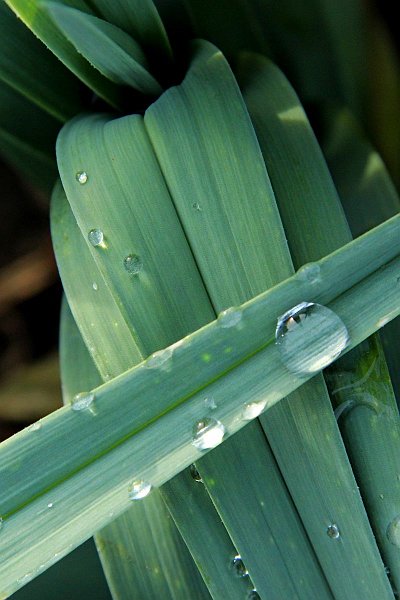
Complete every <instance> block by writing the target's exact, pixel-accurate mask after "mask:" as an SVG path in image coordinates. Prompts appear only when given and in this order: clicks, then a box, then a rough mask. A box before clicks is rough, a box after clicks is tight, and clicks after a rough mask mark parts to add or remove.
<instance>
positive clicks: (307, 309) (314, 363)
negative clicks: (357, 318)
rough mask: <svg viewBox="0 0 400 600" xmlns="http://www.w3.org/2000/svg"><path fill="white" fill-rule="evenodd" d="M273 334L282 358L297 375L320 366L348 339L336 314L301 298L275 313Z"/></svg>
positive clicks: (339, 350)
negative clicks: (276, 319) (275, 324)
mask: <svg viewBox="0 0 400 600" xmlns="http://www.w3.org/2000/svg"><path fill="white" fill-rule="evenodd" d="M275 337H276V343H277V345H278V349H279V353H280V357H281V360H282V362H283V363H284V364H285V365H286V367H287V368H288V369H289V370H290V371H292V373H296V374H297V375H308V374H311V373H317V372H318V371H320V370H321V369H324V368H325V367H327V366H328V365H329V364H330V363H331V362H332V361H334V360H335V359H336V358H337V357H338V356H339V354H340V353H341V352H342V351H343V350H344V348H346V346H347V344H348V342H349V333H348V331H347V329H346V326H345V324H344V323H343V321H342V320H341V319H340V317H338V315H337V314H335V313H334V312H333V311H332V310H330V309H329V308H326V306H322V305H321V304H314V303H312V302H302V303H301V304H298V305H297V306H295V307H293V308H291V309H290V310H288V311H287V312H286V313H285V314H284V315H282V316H281V317H279V319H278V324H277V328H276V334H275Z"/></svg>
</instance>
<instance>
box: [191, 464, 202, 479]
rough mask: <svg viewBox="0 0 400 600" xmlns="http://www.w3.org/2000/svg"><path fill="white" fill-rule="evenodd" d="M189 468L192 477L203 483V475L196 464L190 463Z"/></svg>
mask: <svg viewBox="0 0 400 600" xmlns="http://www.w3.org/2000/svg"><path fill="white" fill-rule="evenodd" d="M189 470H190V475H191V476H192V478H193V479H194V480H195V481H197V482H198V483H203V480H202V478H201V475H200V473H199V472H198V470H197V469H196V465H190V467H189Z"/></svg>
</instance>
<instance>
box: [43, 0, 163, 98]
mask: <svg viewBox="0 0 400 600" xmlns="http://www.w3.org/2000/svg"><path fill="white" fill-rule="evenodd" d="M42 6H43V7H46V10H47V13H48V14H49V15H50V16H51V18H52V19H53V21H54V23H55V24H56V25H57V27H58V28H59V29H60V31H62V32H63V33H64V34H65V37H66V38H67V39H68V40H69V41H70V42H71V44H73V46H74V47H75V48H76V50H77V52H79V54H81V55H82V56H84V57H85V58H86V59H87V60H88V61H89V63H90V64H91V65H93V66H94V67H95V68H96V69H97V70H98V71H100V73H102V75H104V77H107V79H110V81H113V82H114V83H117V84H122V85H129V86H131V87H133V88H134V89H136V90H138V91H139V92H142V93H144V94H149V95H155V94H159V93H160V92H161V87H160V85H159V84H158V83H157V81H156V80H155V79H154V77H153V76H152V75H150V73H149V72H148V65H147V60H146V57H145V55H144V53H143V50H142V49H141V48H140V46H139V45H138V44H137V42H135V40H134V39H133V38H131V37H130V36H129V35H128V34H127V33H125V32H124V31H123V30H122V29H119V28H118V27H116V26H115V25H112V24H111V23H108V22H107V21H103V20H102V19H98V18H97V17H94V16H92V15H89V14H87V13H85V12H82V11H79V10H76V9H74V8H69V7H68V6H63V5H61V4H57V3H56V2H47V1H46V2H42Z"/></svg>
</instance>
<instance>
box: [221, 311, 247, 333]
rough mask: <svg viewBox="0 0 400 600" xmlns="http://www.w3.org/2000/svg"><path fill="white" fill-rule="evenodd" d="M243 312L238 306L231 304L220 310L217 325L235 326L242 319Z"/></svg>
mask: <svg viewBox="0 0 400 600" xmlns="http://www.w3.org/2000/svg"><path fill="white" fill-rule="evenodd" d="M242 316H243V312H242V310H241V309H240V308H235V307H233V306H231V307H230V308H227V309H226V310H224V311H222V312H221V313H219V315H218V325H220V327H224V328H227V329H228V328H229V327H235V326H236V325H238V324H239V323H240V321H241V320H242Z"/></svg>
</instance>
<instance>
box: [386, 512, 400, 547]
mask: <svg viewBox="0 0 400 600" xmlns="http://www.w3.org/2000/svg"><path fill="white" fill-rule="evenodd" d="M386 536H387V539H388V540H389V542H390V543H391V544H393V545H394V546H397V547H398V548H400V515H397V516H396V517H395V518H394V519H393V521H391V522H390V523H389V525H388V528H387V530H386Z"/></svg>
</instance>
